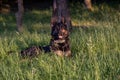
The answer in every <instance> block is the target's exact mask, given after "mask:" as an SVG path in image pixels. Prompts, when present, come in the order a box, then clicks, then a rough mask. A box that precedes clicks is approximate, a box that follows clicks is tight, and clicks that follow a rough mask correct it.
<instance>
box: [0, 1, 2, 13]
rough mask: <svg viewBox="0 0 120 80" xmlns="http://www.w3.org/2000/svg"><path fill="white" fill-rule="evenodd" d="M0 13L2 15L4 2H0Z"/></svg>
mask: <svg viewBox="0 0 120 80" xmlns="http://www.w3.org/2000/svg"><path fill="white" fill-rule="evenodd" d="M0 13H2V0H0Z"/></svg>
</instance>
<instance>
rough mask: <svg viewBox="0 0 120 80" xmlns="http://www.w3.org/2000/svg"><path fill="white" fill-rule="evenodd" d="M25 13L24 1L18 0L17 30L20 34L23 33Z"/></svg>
mask: <svg viewBox="0 0 120 80" xmlns="http://www.w3.org/2000/svg"><path fill="white" fill-rule="evenodd" d="M23 13H24V6H23V0H18V12H16V14H15V15H16V21H17V29H18V31H19V32H22V31H23V25H22V21H23Z"/></svg>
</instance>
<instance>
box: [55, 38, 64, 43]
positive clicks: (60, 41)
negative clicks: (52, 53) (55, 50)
mask: <svg viewBox="0 0 120 80" xmlns="http://www.w3.org/2000/svg"><path fill="white" fill-rule="evenodd" d="M54 42H55V43H64V42H65V40H64V39H63V40H54Z"/></svg>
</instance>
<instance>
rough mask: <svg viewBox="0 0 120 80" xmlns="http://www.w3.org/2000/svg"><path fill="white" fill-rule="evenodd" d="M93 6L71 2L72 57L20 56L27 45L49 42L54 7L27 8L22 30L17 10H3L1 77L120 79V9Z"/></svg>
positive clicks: (12, 79)
mask: <svg viewBox="0 0 120 80" xmlns="http://www.w3.org/2000/svg"><path fill="white" fill-rule="evenodd" d="M94 8H95V11H94V12H89V11H87V10H85V9H84V8H83V7H82V6H81V5H77V6H76V7H74V6H72V5H71V17H72V22H73V25H74V27H73V30H72V32H71V34H70V42H71V50H72V53H73V57H72V58H67V57H64V58H61V57H59V56H56V55H54V54H53V53H50V54H44V53H43V54H41V55H39V56H38V57H36V58H33V59H29V58H27V59H22V58H21V57H20V56H19V52H20V51H21V50H23V49H25V48H26V47H29V46H32V45H41V46H44V45H47V44H49V41H50V38H51V36H50V17H51V10H42V11H41V10H33V11H30V12H26V13H25V15H24V23H23V25H24V30H25V31H24V32H23V33H22V34H20V33H18V32H17V30H16V21H15V16H14V14H12V13H11V14H0V80H120V12H119V10H117V9H115V8H113V7H110V6H108V5H106V4H101V5H99V6H96V5H95V6H94ZM81 26H82V27H81ZM83 26H85V27H83ZM11 50H12V51H14V52H13V53H12V54H10V55H8V54H7V52H8V51H11Z"/></svg>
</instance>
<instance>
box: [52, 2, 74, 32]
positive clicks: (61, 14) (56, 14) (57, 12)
mask: <svg viewBox="0 0 120 80" xmlns="http://www.w3.org/2000/svg"><path fill="white" fill-rule="evenodd" d="M63 18H64V20H65V22H66V24H67V28H68V30H70V29H71V28H72V25H71V18H70V12H69V10H68V5H67V0H54V1H53V13H52V18H51V26H53V25H54V23H56V22H60V21H61V20H62V19H63Z"/></svg>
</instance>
